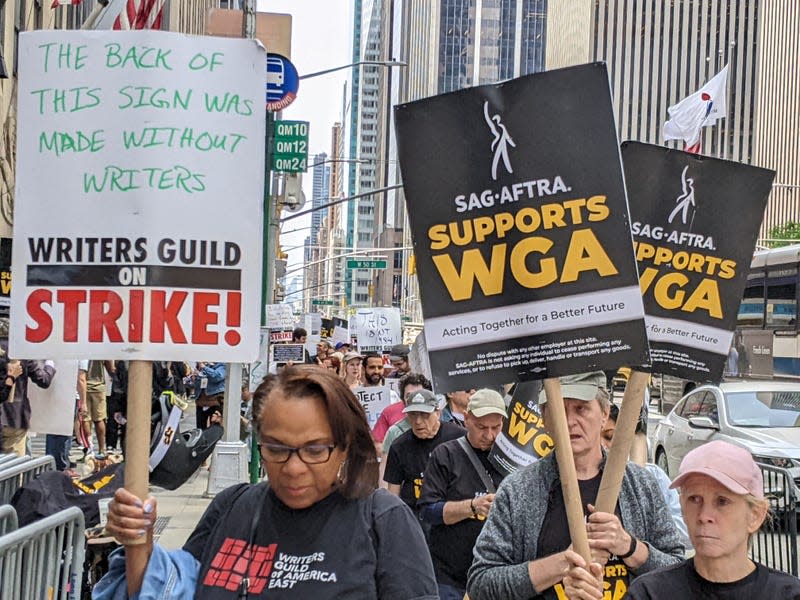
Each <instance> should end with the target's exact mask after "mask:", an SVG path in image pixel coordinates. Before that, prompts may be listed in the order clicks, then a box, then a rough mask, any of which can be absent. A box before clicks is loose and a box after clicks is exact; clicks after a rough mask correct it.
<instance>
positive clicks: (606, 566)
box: [0, 329, 800, 600]
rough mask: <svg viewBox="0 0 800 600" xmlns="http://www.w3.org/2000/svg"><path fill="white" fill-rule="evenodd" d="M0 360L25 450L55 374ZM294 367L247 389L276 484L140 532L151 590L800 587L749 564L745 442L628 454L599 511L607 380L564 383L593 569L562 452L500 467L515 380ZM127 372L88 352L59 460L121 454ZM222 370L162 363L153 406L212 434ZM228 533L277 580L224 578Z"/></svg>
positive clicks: (398, 360) (480, 593)
mask: <svg viewBox="0 0 800 600" xmlns="http://www.w3.org/2000/svg"><path fill="white" fill-rule="evenodd" d="M306 340H307V335H306V332H305V331H304V330H302V329H296V330H295V331H294V332H293V342H295V343H302V344H305V342H306ZM0 361H2V364H0V369H2V370H3V371H4V372H5V374H6V378H5V381H4V382H3V383H4V385H2V386H0V402H2V404H3V409H2V423H3V425H4V430H3V449H4V451H5V452H9V451H11V452H17V453H24V452H26V451H27V452H29V447H27V441H26V424H27V423H28V422H29V419H30V405H29V403H28V402H27V391H26V389H27V386H29V385H37V386H40V387H48V386H49V385H50V383H51V382H52V380H53V378H54V377H55V376H56V370H55V366H54V365H53V363H52V362H50V361H9V360H8V359H7V358H6V357H4V356H0ZM302 362H303V364H291V363H289V364H287V365H281V367H280V368H279V369H278V370H277V372H276V373H273V374H271V375H268V376H267V378H266V379H265V380H264V382H263V383H262V384H261V385H260V386H259V387H258V389H257V390H256V392H255V393H254V394H253V401H252V402H250V401H249V400H250V394H249V390H247V389H246V385H245V387H243V395H242V398H243V401H244V403H243V407H244V408H246V409H247V411H248V412H247V413H246V414H245V413H244V412H243V418H242V425H243V428H242V434H243V436H244V435H247V434H248V433H250V432H253V433H255V434H257V436H258V439H259V442H260V443H259V451H260V454H261V459H262V462H263V465H264V468H265V471H266V474H267V476H268V477H267V481H266V482H264V483H262V484H258V485H247V484H242V485H240V486H236V487H234V488H231V489H230V490H226V491H225V492H224V493H222V494H219V495H218V496H217V497H216V498H215V500H214V501H213V503H212V505H211V506H210V507H209V509H208V511H207V512H206V514H205V515H204V516H203V518H202V519H201V521H200V523H199V524H198V526H197V529H196V530H195V532H194V533H193V534H192V535H191V536H190V538H189V540H188V541H187V543H186V545H185V546H184V548H183V550H180V551H173V552H166V551H163V550H161V549H159V548H158V547H157V544H156V545H153V544H152V542H148V544H149V548H150V550H149V556H150V558H149V563H148V566H147V570H146V573H145V577H144V579H143V584H142V585H143V588H142V590H143V592H146V593H145V595H147V594H151V595H153V597H161V596H159V595H158V594H162V595H163V594H164V593H167V595H169V593H172V592H174V591H175V590H178V591H179V592H180V594H182V595H181V597H203V598H206V597H207V598H220V599H222V598H244V597H251V596H248V593H252V597H260V596H261V591H262V590H266V589H269V592H270V597H273V596H274V597H275V598H299V597H314V598H339V597H359V598H361V597H363V598H419V599H428V598H430V599H433V598H441V599H442V600H461V599H463V598H465V597H469V598H471V599H472V600H486V599H495V598H503V599H511V600H513V599H515V598H519V599H520V600H523V599H524V600H530V599H533V600H562V599H564V598H570V599H579V600H605V599H607V598H612V599H614V600H617V599H620V598H624V597H629V598H631V599H634V600H639V599H653V600H655V599H661V598H669V600H672V599H673V598H720V599H728V598H730V599H739V598H758V597H767V596H768V597H770V598H774V599H776V600H781V599H784V598H786V599H788V598H792V599H798V598H800V580H798V579H797V578H795V577H793V576H791V575H788V574H785V573H781V572H778V571H775V570H772V569H770V568H768V567H766V566H764V565H761V564H758V563H756V562H754V561H753V560H751V559H750V558H749V557H748V547H749V544H750V542H751V539H752V537H753V536H755V535H757V534H758V531H759V529H760V527H761V525H762V524H763V523H764V522H765V520H767V519H769V518H770V516H769V504H768V502H767V500H766V499H765V496H764V490H763V481H762V477H761V471H760V470H759V468H758V466H757V465H756V464H755V463H754V462H753V460H752V457H751V456H750V455H749V453H747V452H745V451H744V450H742V449H740V448H737V447H734V446H732V445H730V444H728V443H726V442H722V441H715V442H711V443H708V444H705V445H703V446H701V447H700V448H699V449H697V450H694V451H692V452H690V453H689V454H688V455H687V456H686V457H685V459H684V461H683V463H682V464H681V467H680V472H679V475H678V477H677V478H676V479H675V480H674V481H672V482H670V481H669V479H668V478H667V477H666V476H665V474H664V473H663V472H661V471H659V470H658V468H657V467H655V465H652V464H647V465H639V464H635V463H634V462H629V463H628V464H627V466H626V468H625V471H624V475H623V478H622V485H621V489H620V494H619V500H618V503H617V505H616V508H615V510H614V511H613V512H611V513H604V512H601V511H598V510H597V509H596V508H595V503H596V498H597V496H598V493H599V488H600V481H601V479H602V475H603V470H604V467H605V461H606V453H607V449H608V448H609V446H610V444H611V441H612V439H613V431H614V428H615V424H616V420H617V416H618V408H617V407H616V406H615V405H614V403H613V399H612V397H611V395H610V393H609V390H608V388H607V380H606V377H605V375H604V374H603V373H602V372H593V373H583V374H578V375H571V376H566V377H562V378H561V379H560V389H561V393H562V396H563V399H564V407H565V416H566V423H567V428H568V433H569V442H570V446H571V449H572V456H573V462H574V468H575V472H576V474H577V477H578V488H579V493H580V502H581V506H582V508H583V512H584V518H585V527H586V533H587V538H588V543H589V548H590V550H591V560H589V561H588V562H587V561H586V560H585V559H584V558H583V557H581V556H580V555H579V554H577V553H576V552H574V551H573V548H572V544H571V539H570V532H569V528H568V527H567V517H566V512H567V509H566V502H565V499H564V497H563V494H562V488H561V482H560V475H559V465H558V463H557V461H556V458H555V453H551V454H549V455H547V456H546V457H544V458H542V459H539V460H537V461H535V462H533V463H532V464H530V465H529V466H527V467H524V468H520V469H517V470H516V471H514V472H512V473H508V472H507V471H506V470H504V469H503V467H502V464H501V463H500V462H496V461H494V460H493V457H492V450H493V447H494V444H495V441H496V439H497V437H498V435H500V433H501V431H502V430H503V427H504V425H505V424H506V421H507V419H508V417H509V415H508V405H509V401H510V395H509V394H510V391H509V390H507V389H504V387H503V386H498V387H497V388H495V389H492V388H483V389H478V390H475V389H467V390H448V391H447V393H446V394H444V395H440V394H436V393H435V392H434V390H433V386H432V385H431V381H430V380H429V379H428V378H427V377H425V375H423V374H421V373H416V372H413V371H412V370H411V366H410V362H409V347H408V346H404V345H398V346H395V347H393V348H392V349H391V351H390V352H388V353H387V354H386V355H385V356H384V355H380V354H373V353H363V354H362V353H359V352H358V351H356V350H354V349H353V347H352V346H351V345H350V344H346V343H342V342H338V343H336V344H330V343H328V342H326V341H322V342H320V343H318V344H317V345H316V352H315V354H313V355H311V354H310V353H308V352H306V351H304V360H303V361H302ZM127 367H128V365H127V362H126V361H101V360H94V361H78V369H77V372H78V380H77V382H76V398H75V423H74V432H75V437H74V438H72V437H71V436H50V435H48V436H47V443H46V445H47V452H48V453H49V454H52V455H53V456H54V458H55V459H56V465H57V468H58V469H59V470H64V471H70V469H71V468H72V467H74V466H75V464H74V463H70V455H69V449H70V446H72V445H73V444H75V443H77V444H78V445H79V448H82V449H83V453H84V455H86V456H93V457H94V458H95V459H102V458H103V457H104V456H105V455H107V454H109V453H116V452H120V451H121V449H122V448H124V440H125V425H126V416H125V413H126V404H127V403H126V394H127ZM226 369H227V366H226V365H225V364H223V363H211V362H208V363H206V362H197V363H194V364H189V363H183V362H155V363H154V364H153V396H154V399H156V398H157V397H158V396H159V395H160V394H162V393H163V392H171V393H173V394H175V395H177V396H182V397H185V398H187V399H193V400H194V402H195V404H196V407H197V409H196V410H197V413H196V418H197V424H198V427H200V428H204V427H208V426H209V424H211V423H213V422H218V421H219V418H220V416H221V411H222V405H223V399H224V388H225V379H226ZM371 387H375V388H384V389H389V388H391V389H390V394H389V397H390V399H391V402H390V403H389V404H388V406H387V407H386V408H385V409H384V410H383V411H382V412H381V413H380V414H379V415H376V418H375V419H374V420H368V413H367V412H366V411H365V409H364V407H363V406H362V405H360V404H359V402H358V399H357V395H354V392H360V393H364V391H365V390H369V388H371ZM245 392H247V393H246V394H245ZM523 401H524V402H526V403H527V404H528V405H529V406H533V405H534V404H538V405H539V410H540V412H541V415H542V417H543V420H544V422H545V424H547V422H548V411H549V408H548V404H547V396H546V395H545V394H544V392H542V393H540V394H538V395H536V396H535V397H531V398H525V399H523ZM370 423H372V426H371V427H370ZM155 506H156V502H155V499H153V498H146V499H139V498H136V497H134V496H132V495H131V494H130V493H129V492H127V491H126V490H124V489H121V490H119V491H118V492H117V494H116V496H115V499H114V501H113V502H112V504H111V506H110V508H109V520H108V523H109V525H108V528H109V530H110V531H111V532H112V533H113V534H114V535H115V536H116V537H117V539H118V540H119V541H120V542H121V543H122V544H123V545H127V544H134V543H136V542H138V541H139V539H140V538H141V537H142V535H147V536H148V539H149V538H150V536H149V534H148V533H147V532H148V531H150V529H151V528H152V525H153V523H154V520H155V518H156V508H155ZM344 539H347V540H349V541H350V542H352V543H348V544H343V543H342V541H343V540H344ZM236 544H240V545H241V548H250V547H254V544H255V545H257V546H261V547H263V548H265V552H266V554H265V555H264V556H268V555H269V553H270V552H272V553H273V554H272V555H273V556H277V554H276V552H278V551H279V553H280V556H281V557H282V560H283V561H284V562H285V564H283V565H282V567H281V569H283V571H282V572H283V575H281V577H278V576H277V575H276V576H274V577H272V578H267V579H264V580H263V581H261V580H259V579H258V578H257V577H255V578H253V577H247V573H248V572H252V569H251V566H250V565H245V568H244V571H242V572H241V573H239V574H238V579H236V577H237V573H236V572H235V569H234V570H233V571H232V572H231V573H229V574H227V575H226V574H224V573H222V572H221V571H220V568H219V565H220V564H223V563H224V562H225V560H223V559H224V557H225V556H227V555H228V554H230V553H231V552H234V550H233V548H234V547H238V546H236ZM276 545H277V550H276ZM270 548H272V550H270ZM248 552H249V551H248ZM248 552H245V554H246V555H247V556H250V559H248V560H254V558H253V557H254V556H256V555H255V554H252V553H250V554H248ZM245 554H242V555H241V556H245ZM687 557H688V558H687ZM286 561H288V562H286ZM291 561H294V562H291ZM290 563H291V565H294V567H296V566H297V565H300V566H301V567H303V569H299V567H298V568H294V567H292V568H290V567H289V566H287V564H290ZM111 565H112V568H111V572H110V573H109V575H108V576H107V577H106V579H104V580H103V582H102V583H101V584H100V585H99V586H97V589H96V590H95V597H96V598H116V597H123V596H124V594H125V593H128V592H133V591H135V590H133V589H131V588H130V587H129V586H128V585H127V583H126V564H125V555H124V553H119V554H117V555H114V556H113V557H112V561H111ZM306 567H307V568H306ZM298 569H299V570H298ZM248 570H249V571H248ZM278 570H280V569H278ZM301 571H302V573H301ZM303 573H305V575H303ZM225 577H227V578H228V579H225ZM231 578H233V579H231ZM225 582H227V583H225ZM232 582H233V583H232ZM170 585H172V586H175V587H172V588H170V590H171V591H170V590H167V589H166V588H165V587H164V586H170ZM273 588H274V589H273ZM148 597H149V596H148ZM164 597H167V596H164Z"/></svg>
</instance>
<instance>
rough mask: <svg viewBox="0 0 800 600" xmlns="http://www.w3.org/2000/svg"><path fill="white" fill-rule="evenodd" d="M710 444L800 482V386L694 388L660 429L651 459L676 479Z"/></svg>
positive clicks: (774, 383) (755, 383)
mask: <svg viewBox="0 0 800 600" xmlns="http://www.w3.org/2000/svg"><path fill="white" fill-rule="evenodd" d="M711 440H725V441H728V442H731V443H733V444H736V445H738V446H742V447H743V448H746V449H747V450H748V451H750V453H751V454H752V455H753V458H754V459H755V460H756V462H760V463H763V464H766V465H771V466H775V467H782V468H785V469H788V471H789V475H790V476H791V478H792V479H793V480H794V481H795V484H798V483H800V383H793V382H780V381H748V380H742V381H731V382H723V383H721V384H719V385H702V386H699V387H697V388H695V389H693V390H692V391H691V392H689V393H688V394H686V395H685V396H684V397H683V398H681V400H680V402H678V404H676V405H675V408H673V409H672V411H671V412H670V413H669V414H668V415H667V416H666V417H664V419H662V420H661V422H660V423H659V424H658V425H657V426H656V429H655V432H654V433H653V443H652V446H651V448H652V450H651V452H652V460H653V462H655V463H656V464H657V465H658V466H659V467H661V468H662V469H663V470H664V471H666V473H667V475H669V476H670V477H671V478H672V479H674V478H675V477H676V476H677V474H678V468H679V467H680V464H681V461H682V460H683V457H684V456H685V455H686V453H687V452H689V451H690V450H692V449H694V448H697V447H698V446H700V445H702V444H705V443H706V442H710V441H711Z"/></svg>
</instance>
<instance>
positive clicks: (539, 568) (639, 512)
mask: <svg viewBox="0 0 800 600" xmlns="http://www.w3.org/2000/svg"><path fill="white" fill-rule="evenodd" d="M559 381H560V384H561V395H562V397H563V398H564V411H565V416H566V421H567V428H568V431H569V444H570V446H571V448H572V459H573V463H574V466H575V472H576V474H577V476H578V483H579V489H580V503H581V506H582V508H583V513H584V515H586V516H587V523H586V530H587V538H588V542H589V547H590V548H591V549H592V551H593V555H596V556H598V557H601V562H603V563H605V565H606V566H605V571H604V570H603V569H602V568H601V567H600V565H599V564H595V563H592V564H593V567H592V568H593V571H592V573H591V574H588V573H587V578H588V579H589V580H591V577H592V576H596V574H597V573H596V572H597V571H599V573H600V574H601V575H602V574H603V573H604V572H605V574H606V575H607V577H606V580H605V581H606V583H607V584H608V586H609V587H606V588H605V589H606V590H610V591H611V593H612V595H613V594H617V593H618V592H619V593H620V595H621V594H622V592H623V590H625V589H627V588H628V587H629V584H630V582H631V580H632V579H633V578H634V577H635V576H637V575H639V574H640V573H643V572H646V571H649V570H652V569H655V568H658V567H665V566H669V565H672V564H676V563H678V562H679V561H681V560H682V559H683V551H684V548H683V545H682V544H681V543H680V537H679V535H678V531H677V529H676V528H675V524H674V523H673V521H672V519H671V518H670V513H669V509H668V508H667V505H666V503H665V501H664V497H663V495H662V494H661V491H660V490H659V489H658V486H657V485H655V481H654V480H653V478H652V476H651V475H650V474H649V473H647V472H646V471H645V470H644V469H641V468H632V466H629V467H628V468H626V469H625V472H624V474H623V481H622V488H621V490H620V493H619V500H618V504H619V515H618V514H616V513H605V512H599V511H597V510H595V509H594V505H595V504H596V501H597V494H598V491H599V489H600V481H601V479H602V476H603V468H604V467H605V456H604V455H603V450H602V447H601V443H600V439H601V431H602V428H603V425H604V423H605V421H606V419H607V418H608V411H609V405H610V397H609V394H608V390H607V389H606V377H605V374H603V372H602V371H594V372H591V373H580V374H577V375H568V376H564V377H560V378H559ZM539 403H540V404H541V405H542V416H543V417H544V422H545V426H547V425H548V423H549V420H550V419H551V417H550V415H549V412H550V410H552V409H551V408H550V405H549V404H548V403H547V398H546V396H545V395H544V394H541V395H540V396H539ZM517 418H518V419H519V416H518V415H517ZM518 422H519V421H518ZM555 454H556V453H555V452H551V453H550V454H548V455H547V456H545V457H544V458H542V459H540V460H538V461H536V462H534V463H533V464H531V465H529V466H528V467H526V468H524V469H519V470H518V471H516V472H515V473H514V474H513V475H511V476H509V477H508V478H507V479H506V480H505V481H504V482H503V485H502V487H501V488H500V490H499V491H498V493H497V495H496V497H495V499H494V501H493V502H492V510H491V512H489V516H488V518H487V520H486V524H485V526H484V529H483V531H482V533H481V535H480V537H479V538H478V540H477V541H476V542H475V548H474V557H473V562H472V567H471V568H470V571H469V582H468V586H467V592H468V593H469V595H470V596H471V597H479V598H483V597H489V596H492V597H495V596H497V597H507V596H511V593H510V590H514V592H513V593H515V594H517V595H519V596H520V597H523V596H524V597H537V594H538V595H540V596H543V597H546V598H550V597H553V598H555V597H578V596H577V595H574V596H571V595H570V593H571V591H570V592H568V591H566V589H565V583H567V582H565V581H564V575H565V573H566V572H567V570H568V569H569V568H570V567H571V566H572V567H574V566H575V565H576V564H580V562H576V561H582V559H581V558H580V557H579V556H578V555H577V554H576V553H575V552H573V551H572V550H571V548H570V544H571V540H570V535H569V530H568V529H567V528H566V527H564V523H565V522H566V520H567V511H566V504H565V501H564V497H563V493H562V490H561V483H560V474H559V468H558V464H557V463H556V456H555ZM534 499H535V500H534ZM590 506H592V508H589V507H590ZM620 515H621V516H622V519H621V518H620ZM509 531H513V532H514V536H513V540H512V539H509V536H508V534H507V533H508V532H509ZM498 556H500V557H503V558H504V560H502V561H498V560H497V557H498ZM498 567H507V568H502V569H500V568H498ZM575 568H580V567H575ZM612 568H613V571H612V570H611V569H612ZM612 574H613V575H612ZM506 592H508V593H506ZM587 597H589V596H587ZM591 597H594V596H591ZM674 597H675V598H678V597H680V596H674Z"/></svg>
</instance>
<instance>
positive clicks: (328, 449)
mask: <svg viewBox="0 0 800 600" xmlns="http://www.w3.org/2000/svg"><path fill="white" fill-rule="evenodd" d="M334 448H336V445H332V446H331V445H327V444H309V445H308V446H303V447H301V448H292V447H291V446H284V445H283V444H267V443H261V444H259V445H258V450H259V452H260V453H261V458H262V459H263V460H264V462H268V463H285V462H288V461H289V459H290V458H291V457H292V454H295V453H297V456H298V458H299V459H300V460H302V461H303V462H304V463H306V464H307V465H318V464H321V463H325V462H328V460H330V458H331V454H332V453H333V449H334Z"/></svg>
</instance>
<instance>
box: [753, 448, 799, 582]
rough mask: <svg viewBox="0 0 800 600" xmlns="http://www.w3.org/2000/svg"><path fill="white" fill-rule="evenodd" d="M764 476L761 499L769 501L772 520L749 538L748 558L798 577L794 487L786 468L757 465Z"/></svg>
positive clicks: (768, 519) (795, 494)
mask: <svg viewBox="0 0 800 600" xmlns="http://www.w3.org/2000/svg"><path fill="white" fill-rule="evenodd" d="M758 466H759V468H760V469H761V474H762V475H763V477H764V497H765V498H767V499H768V500H769V504H770V513H771V518H770V517H768V518H767V521H766V522H765V523H764V525H763V526H762V527H761V530H760V531H759V532H757V533H756V534H755V535H754V536H753V538H752V544H751V546H750V557H751V558H752V559H753V560H755V561H758V562H760V563H762V564H764V565H767V566H768V567H772V568H773V569H777V570H779V571H784V572H786V573H791V574H792V575H794V576H795V577H796V576H797V574H798V565H797V488H796V484H795V482H794V480H793V479H792V476H791V475H790V473H789V471H787V470H786V469H781V468H779V467H773V466H769V465H763V464H759V465H758Z"/></svg>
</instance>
